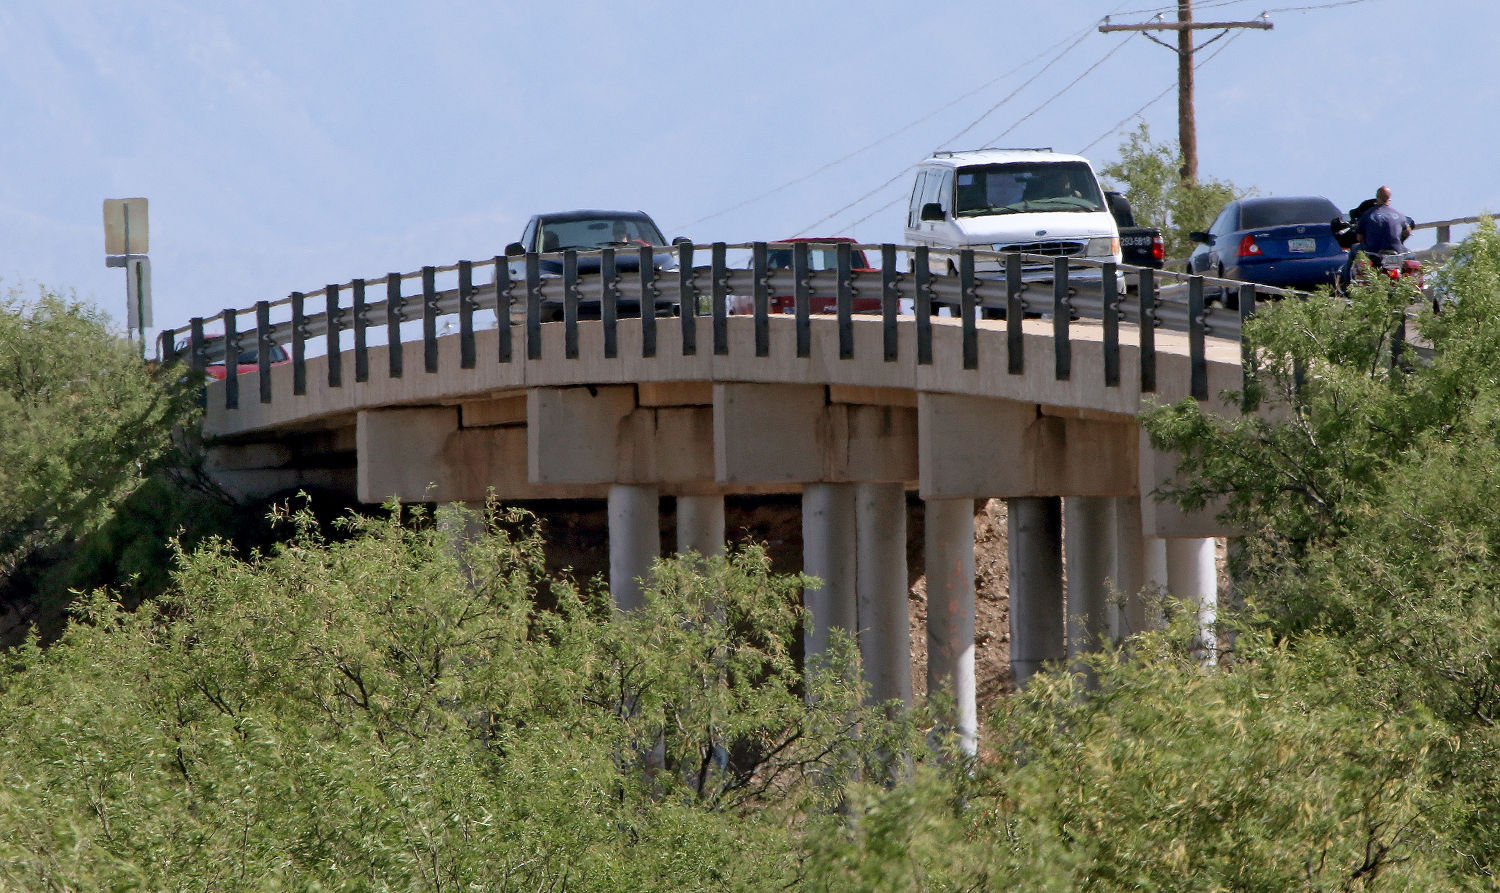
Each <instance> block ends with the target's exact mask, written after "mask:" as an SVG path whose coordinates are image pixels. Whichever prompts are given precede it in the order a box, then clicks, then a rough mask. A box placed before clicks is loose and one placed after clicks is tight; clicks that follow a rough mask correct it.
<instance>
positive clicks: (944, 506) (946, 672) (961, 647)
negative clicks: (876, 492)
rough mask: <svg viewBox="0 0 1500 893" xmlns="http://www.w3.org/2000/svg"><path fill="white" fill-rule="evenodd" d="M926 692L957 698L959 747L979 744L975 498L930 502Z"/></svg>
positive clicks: (954, 720)
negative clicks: (975, 665) (944, 693)
mask: <svg viewBox="0 0 1500 893" xmlns="http://www.w3.org/2000/svg"><path fill="white" fill-rule="evenodd" d="M926 525H927V529H926V568H927V692H928V696H929V697H931V696H932V694H933V693H934V692H939V691H946V692H947V693H948V694H949V695H950V696H951V697H952V698H953V713H952V715H951V716H949V717H948V721H949V723H950V726H951V728H952V730H953V732H954V733H955V734H956V735H957V736H958V742H959V747H960V748H961V749H962V750H963V751H964V752H965V753H968V754H974V753H976V752H977V750H978V746H979V714H978V707H977V704H976V701H975V686H974V500H972V499H929V500H927V502H926Z"/></svg>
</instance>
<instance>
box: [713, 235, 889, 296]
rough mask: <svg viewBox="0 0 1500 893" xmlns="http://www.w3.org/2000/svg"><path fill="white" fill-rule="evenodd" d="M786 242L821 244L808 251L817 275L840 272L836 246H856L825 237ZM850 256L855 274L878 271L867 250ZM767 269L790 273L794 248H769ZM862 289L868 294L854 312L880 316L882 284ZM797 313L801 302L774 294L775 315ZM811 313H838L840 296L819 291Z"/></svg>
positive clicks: (851, 240) (841, 240)
mask: <svg viewBox="0 0 1500 893" xmlns="http://www.w3.org/2000/svg"><path fill="white" fill-rule="evenodd" d="M783 242H785V243H796V242H817V243H818V244H817V245H814V246H812V247H810V248H808V250H807V269H808V271H809V272H813V273H816V272H818V271H820V270H836V269H838V263H839V252H838V248H837V247H835V246H836V245H837V243H839V242H848V243H850V244H853V242H854V240H853V239H850V238H843V237H837V238H834V237H825V238H815V239H784V240H783ZM849 255H850V257H849V267H850V269H852V270H853V271H854V272H856V273H870V274H873V273H876V272H878V271H877V270H875V269H874V268H873V267H871V266H870V261H869V259H867V258H866V257H865V253H864V251H862V250H860V249H858V248H855V249H852V250H851V251H850V252H849ZM766 268H767V269H768V270H790V269H791V268H792V249H791V248H771V249H768V250H767V251H766ZM860 290H861V291H862V292H864V294H863V295H862V296H860V297H857V298H855V299H854V304H853V311H854V312H855V313H879V312H880V297H879V295H880V288H879V286H878V284H876V285H874V286H873V287H868V288H861V289H860ZM872 293H873V294H874V295H875V297H869V295H870V294H872ZM741 303H742V304H748V303H749V302H748V300H745V301H742V302H741ZM796 310H797V302H796V298H795V297H794V296H793V295H788V294H778V295H771V312H772V313H795V312H796ZM808 310H809V312H811V313H837V312H838V297H837V296H836V295H833V294H829V293H827V292H824V291H819V292H818V293H817V294H815V295H813V296H812V301H810V302H809V304H808ZM735 312H740V313H750V312H752V311H751V309H750V308H748V307H745V308H744V309H740V308H736V311H735Z"/></svg>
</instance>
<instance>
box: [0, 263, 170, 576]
mask: <svg viewBox="0 0 1500 893" xmlns="http://www.w3.org/2000/svg"><path fill="white" fill-rule="evenodd" d="M191 403H192V394H191V392H190V390H189V388H188V385H187V383H185V382H183V383H180V382H176V381H175V380H174V381H171V382H162V381H158V380H157V379H156V378H155V377H154V374H153V372H152V370H151V369H149V368H148V367H147V366H146V364H145V363H144V362H143V361H142V360H141V359H140V357H139V356H138V355H137V354H136V353H135V350H134V348H133V347H132V346H131V345H130V343H129V342H128V341H126V340H125V339H123V338H120V337H118V336H117V335H115V334H114V333H113V332H111V331H110V329H109V326H108V321H107V320H106V318H105V317H104V316H103V314H101V313H100V312H99V311H98V310H96V309H94V308H92V307H90V306H88V305H85V304H81V303H78V302H76V301H72V300H68V299H66V298H64V297H62V296H59V295H57V294H55V293H52V292H49V291H45V290H43V291H41V292H40V294H39V295H38V296H37V297H36V298H34V299H31V300H23V299H22V297H21V295H20V293H19V292H17V291H16V290H12V291H11V292H10V293H9V294H8V295H7V296H6V297H5V298H3V299H0V430H4V431H5V437H4V438H0V581H3V580H5V578H6V577H8V576H9V575H10V574H11V573H12V572H13V571H14V570H15V568H16V567H17V565H18V564H19V563H20V562H21V561H23V560H25V559H26V558H27V557H28V556H30V555H32V554H34V553H35V552H37V551H38V550H40V549H44V548H46V547H49V546H52V545H54V544H57V543H60V542H66V541H69V540H73V539H76V538H78V537H79V536H82V535H84V534H86V533H88V532H90V531H93V530H96V529H98V528H99V527H100V526H101V525H102V524H103V523H105V522H106V521H107V520H108V519H109V518H110V517H111V516H112V515H113V512H114V511H115V509H116V507H117V506H118V505H119V504H120V503H121V501H123V500H124V499H125V498H126V497H127V496H128V495H129V494H130V493H131V492H132V491H134V490H135V488H136V487H138V486H139V485H140V483H141V482H142V481H143V480H144V479H145V478H146V476H147V475H148V474H149V473H150V471H151V470H152V468H153V466H154V464H155V462H156V460H157V459H158V458H159V457H160V456H162V455H163V454H165V453H166V452H167V451H168V450H169V448H170V446H171V432H172V430H173V428H174V427H175V426H176V425H177V424H178V423H179V422H180V421H181V420H182V419H183V418H184V417H185V415H186V414H187V413H188V411H189V409H190V407H191Z"/></svg>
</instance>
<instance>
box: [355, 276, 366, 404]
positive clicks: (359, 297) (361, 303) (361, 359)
mask: <svg viewBox="0 0 1500 893" xmlns="http://www.w3.org/2000/svg"><path fill="white" fill-rule="evenodd" d="M352 288H353V290H354V380H355V381H361V382H362V381H369V380H370V340H369V336H370V333H369V328H370V319H369V312H370V308H369V306H368V305H366V304H365V281H364V280H363V279H356V280H354V284H353V286H352Z"/></svg>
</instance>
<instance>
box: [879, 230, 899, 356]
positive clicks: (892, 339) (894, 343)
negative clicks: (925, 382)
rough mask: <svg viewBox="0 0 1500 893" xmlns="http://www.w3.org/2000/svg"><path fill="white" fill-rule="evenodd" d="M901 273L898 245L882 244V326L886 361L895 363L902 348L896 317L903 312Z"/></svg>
mask: <svg viewBox="0 0 1500 893" xmlns="http://www.w3.org/2000/svg"><path fill="white" fill-rule="evenodd" d="M900 282H901V274H900V273H898V272H897V271H896V246H895V245H889V244H887V245H881V246H880V328H881V332H882V337H883V340H884V342H885V361H886V362H887V363H894V362H895V361H896V360H897V359H898V356H897V353H898V352H899V350H900V347H899V345H900V343H901V341H900V337H899V336H900V332H899V331H898V330H897V328H896V325H897V322H896V318H897V316H898V315H899V314H900V312H901V287H900Z"/></svg>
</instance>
